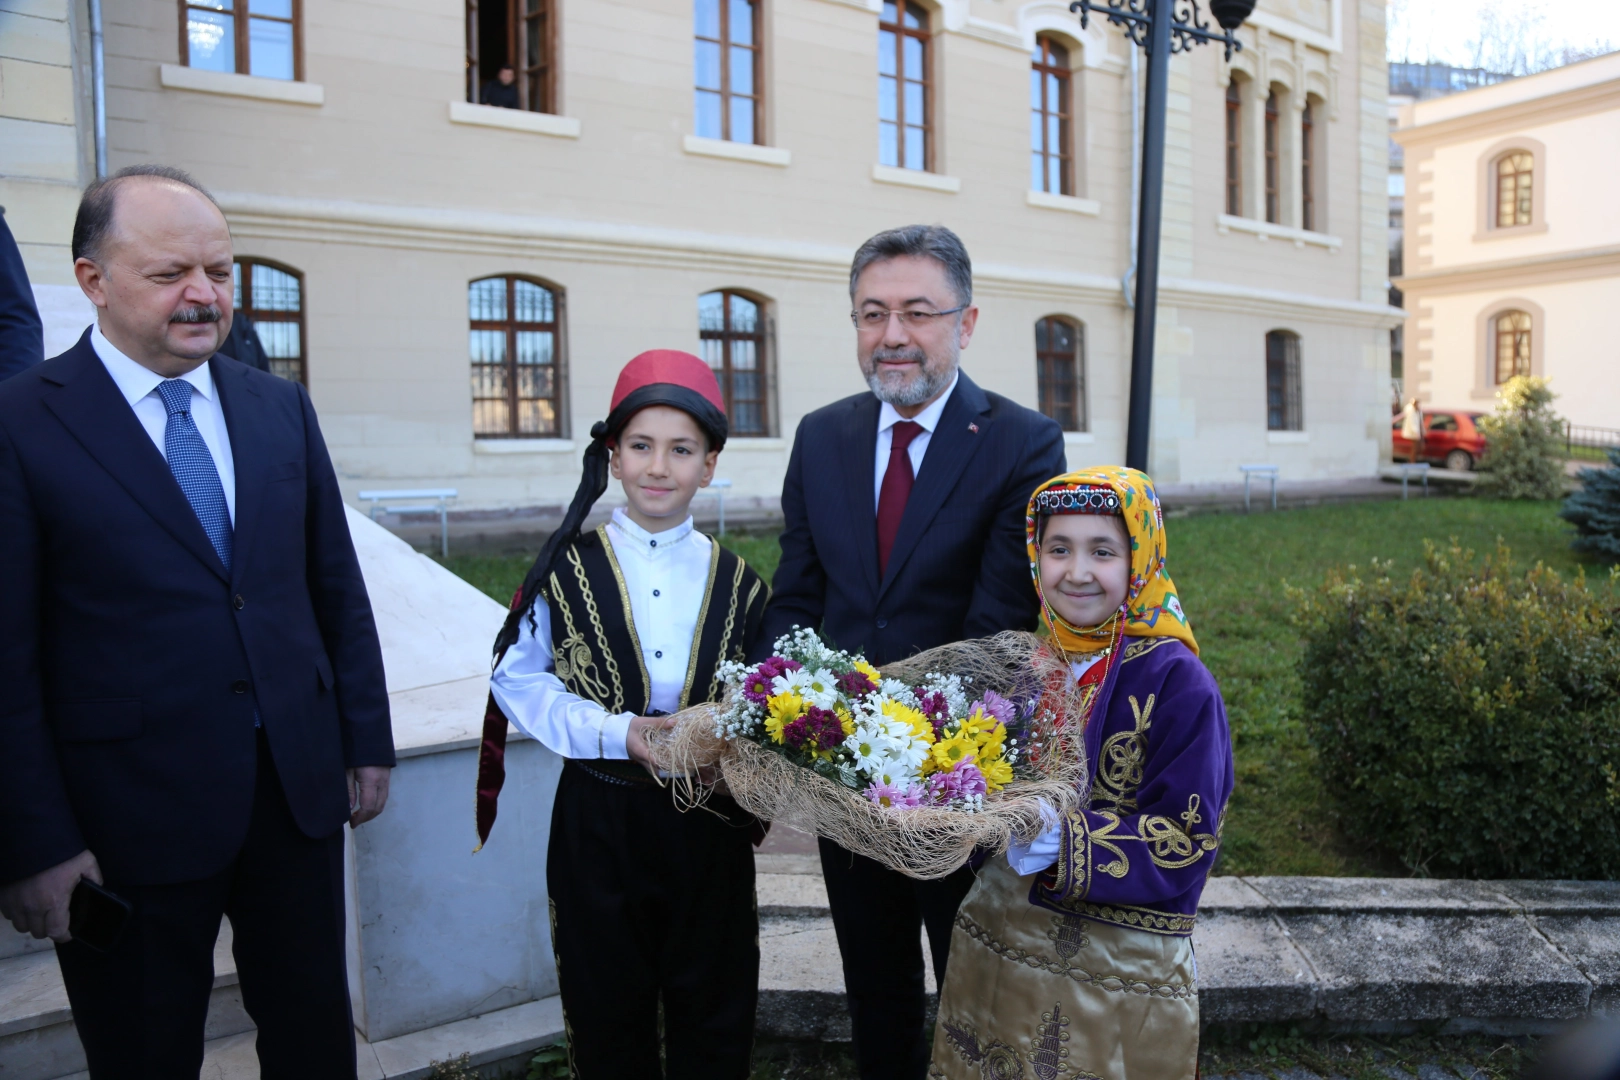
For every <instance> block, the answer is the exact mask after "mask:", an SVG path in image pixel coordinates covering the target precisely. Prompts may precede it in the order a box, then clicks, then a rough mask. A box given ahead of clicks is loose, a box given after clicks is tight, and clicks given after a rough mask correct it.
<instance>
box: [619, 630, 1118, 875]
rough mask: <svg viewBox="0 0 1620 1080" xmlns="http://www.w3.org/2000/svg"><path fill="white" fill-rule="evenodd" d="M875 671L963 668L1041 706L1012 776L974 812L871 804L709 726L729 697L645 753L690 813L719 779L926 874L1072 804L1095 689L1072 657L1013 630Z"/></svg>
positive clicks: (999, 847)
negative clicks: (1086, 684) (1073, 668)
mask: <svg viewBox="0 0 1620 1080" xmlns="http://www.w3.org/2000/svg"><path fill="white" fill-rule="evenodd" d="M880 670H881V671H882V673H883V675H885V676H886V677H889V678H894V679H899V680H900V681H902V682H905V683H907V684H910V685H915V684H917V683H920V682H921V681H922V679H923V677H924V676H926V675H928V674H930V673H939V674H946V675H959V676H962V677H963V679H964V680H966V679H971V680H972V682H971V683H970V684H969V685H970V687H971V689H972V691H973V692H974V693H983V692H984V691H986V690H993V691H995V692H996V693H998V694H1000V695H1001V696H1002V697H1005V698H1007V699H1008V700H1009V701H1012V702H1014V703H1015V704H1017V705H1019V706H1020V707H1021V708H1023V707H1025V706H1027V705H1028V704H1029V703H1031V702H1035V703H1037V704H1036V707H1035V710H1034V715H1033V717H1032V719H1031V720H1030V722H1029V724H1028V726H1027V727H1025V728H1023V729H1022V730H1020V731H1019V732H1017V733H1016V737H1017V738H1018V739H1019V740H1020V745H1019V750H1020V753H1019V756H1018V761H1017V762H1016V763H1015V765H1014V766H1013V780H1012V782H1011V783H1009V784H1007V785H1006V786H1005V787H1003V788H1002V789H1001V790H1000V791H997V792H995V793H993V794H990V795H987V796H986V797H985V799H984V808H983V809H982V810H981V811H979V812H977V813H964V812H962V811H959V810H948V809H944V808H939V807H927V806H919V807H905V808H899V807H882V806H878V805H877V804H875V803H873V802H871V801H870V800H868V799H866V798H864V797H863V796H862V795H861V794H860V793H859V792H857V791H854V790H852V789H850V788H847V787H843V786H841V785H839V784H836V783H834V782H833V781H831V780H829V779H827V778H826V777H823V776H819V775H817V774H816V773H814V772H812V771H811V770H809V769H806V768H803V767H801V766H799V765H795V764H793V763H792V762H790V761H788V760H787V759H786V758H784V757H782V756H781V755H780V754H777V753H773V752H772V751H770V750H768V749H766V748H765V747H763V746H760V745H759V744H758V743H755V742H752V741H750V740H748V739H735V740H727V739H723V738H721V737H720V736H719V735H718V734H717V731H716V729H717V720H718V719H719V717H720V716H721V715H723V714H724V712H725V711H726V707H727V705H726V702H725V701H722V702H716V703H710V704H706V705H698V706H695V707H693V708H690V709H683V710H682V711H681V712H679V713H676V714H675V724H674V726H673V728H671V729H670V730H669V731H668V732H665V733H659V734H656V735H653V736H652V737H651V739H650V742H651V744H652V757H653V760H654V762H655V763H656V764H657V765H658V767H659V768H660V769H662V770H664V771H666V772H667V773H669V774H670V775H671V776H672V777H673V779H672V780H671V781H670V782H671V783H672V784H673V785H674V787H675V794H676V798H677V799H678V800H679V801H680V802H681V803H682V804H683V806H685V807H686V808H689V809H696V808H698V807H701V806H702V804H703V803H704V802H705V801H706V800H707V799H708V797H709V795H710V794H711V793H712V791H713V788H712V787H711V786H710V785H711V784H712V783H713V782H714V781H715V780H718V779H721V778H723V779H724V780H725V783H726V787H727V788H728V789H729V790H730V793H731V796H732V797H733V798H734V799H736V800H737V802H738V804H739V805H741V806H742V808H743V809H745V810H747V811H748V812H749V813H751V814H753V815H754V816H756V817H758V818H760V819H761V820H763V821H770V822H780V823H783V824H787V825H792V826H793V827H795V828H798V829H802V830H804V831H806V832H811V833H815V834H816V835H818V836H825V837H826V838H827V839H829V840H832V841H833V842H834V843H836V844H838V845H839V846H840V847H843V848H845V849H846V850H849V851H853V852H856V853H858V854H861V855H865V856H867V857H868V858H871V859H875V860H877V861H878V862H880V863H882V864H883V865H885V866H887V867H889V868H890V869H893V870H898V871H899V872H900V873H902V874H907V875H909V876H911V877H914V878H922V879H929V878H940V877H944V876H945V875H947V874H949V873H951V872H952V871H953V870H955V869H957V868H958V867H960V866H961V865H963V864H964V863H965V862H967V860H968V859H969V858H970V857H971V856H972V854H973V852H974V851H975V850H976V849H983V850H985V851H987V852H989V853H991V854H999V853H1001V852H1002V851H1004V850H1006V848H1007V845H1008V843H1009V842H1011V841H1012V840H1013V839H1014V838H1017V839H1019V840H1023V841H1028V840H1031V839H1033V838H1034V837H1035V836H1036V835H1038V834H1039V833H1040V832H1041V831H1042V830H1043V829H1044V828H1045V825H1044V824H1043V822H1042V817H1041V809H1040V804H1041V802H1042V801H1045V802H1046V803H1047V805H1048V806H1050V807H1051V808H1052V809H1054V810H1056V811H1057V812H1058V814H1059V815H1062V814H1066V813H1067V812H1068V811H1070V810H1074V809H1078V808H1079V806H1080V805H1081V798H1082V796H1083V795H1084V794H1085V793H1086V791H1087V790H1088V788H1089V780H1090V778H1089V777H1088V776H1087V775H1086V763H1085V754H1084V752H1083V748H1082V733H1083V731H1084V729H1085V716H1086V710H1087V708H1088V707H1089V702H1090V697H1091V695H1090V692H1089V691H1086V690H1080V689H1077V688H1076V686H1075V680H1074V678H1073V676H1072V675H1071V674H1070V672H1069V666H1068V663H1067V662H1066V661H1065V660H1064V659H1063V658H1062V657H1060V656H1059V655H1058V654H1057V653H1056V651H1055V650H1053V649H1052V648H1051V647H1050V646H1048V645H1047V644H1046V643H1045V642H1044V641H1043V640H1042V639H1040V638H1038V637H1037V636H1035V635H1034V634H1027V633H1016V632H1009V633H1004V634H998V635H996V636H995V637H992V638H983V639H979V640H976V641H962V642H956V643H954V644H951V645H944V646H941V647H939V648H937V649H930V650H928V651H927V652H922V653H918V654H917V655H916V656H913V657H911V658H910V659H907V660H902V661H898V662H896V663H893V664H889V665H886V666H885V667H883V668H881V669H880ZM737 692H738V691H737V690H736V689H735V688H733V689H732V690H730V691H729V692H728V697H729V694H731V693H737ZM706 781H707V782H706Z"/></svg>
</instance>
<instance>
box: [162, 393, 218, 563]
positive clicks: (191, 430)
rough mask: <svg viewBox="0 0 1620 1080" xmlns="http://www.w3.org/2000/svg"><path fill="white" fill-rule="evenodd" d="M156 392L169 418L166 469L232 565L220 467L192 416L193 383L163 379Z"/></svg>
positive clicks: (205, 530) (165, 436)
mask: <svg viewBox="0 0 1620 1080" xmlns="http://www.w3.org/2000/svg"><path fill="white" fill-rule="evenodd" d="M157 389H158V393H159V394H161V395H163V404H164V405H165V406H166V407H167V408H168V410H169V421H168V423H167V424H166V425H165V426H164V428H163V450H164V454H165V455H166V456H167V457H168V459H169V471H170V472H172V473H174V478H175V480H177V481H179V483H180V490H181V491H183V492H185V496H186V501H187V502H189V503H191V508H192V510H194V511H196V513H197V520H198V521H200V522H202V527H203V532H205V533H207V534H208V540H209V542H210V543H212V544H213V545H214V550H215V551H216V552H218V553H219V561H220V562H222V563H224V564H225V569H226V570H227V571H229V570H230V568H231V541H232V531H231V513H230V509H229V508H228V507H227V506H226V505H225V487H224V485H223V484H221V483H220V482H219V470H218V469H217V468H215V467H214V455H213V454H210V453H209V452H208V444H207V443H205V442H203V437H202V435H201V434H200V433H199V432H198V431H197V425H196V423H195V422H193V421H192V419H191V391H192V390H193V389H194V388H193V387H192V385H191V384H190V383H188V382H186V380H184V379H164V380H163V381H162V382H160V383H158V388H157Z"/></svg>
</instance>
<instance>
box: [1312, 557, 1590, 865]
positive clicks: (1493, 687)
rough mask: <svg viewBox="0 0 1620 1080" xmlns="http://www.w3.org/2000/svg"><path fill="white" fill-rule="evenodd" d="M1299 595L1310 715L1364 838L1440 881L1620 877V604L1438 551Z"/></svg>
mask: <svg viewBox="0 0 1620 1080" xmlns="http://www.w3.org/2000/svg"><path fill="white" fill-rule="evenodd" d="M1424 547H1425V565H1424V566H1423V567H1422V568H1420V569H1418V570H1416V571H1414V572H1413V573H1412V575H1411V576H1410V577H1409V578H1403V579H1395V578H1392V577H1390V576H1389V565H1388V564H1380V563H1378V562H1376V561H1375V562H1374V564H1373V565H1372V566H1371V567H1370V568H1369V569H1368V570H1367V571H1366V572H1365V573H1364V574H1363V573H1358V572H1357V569H1356V567H1353V566H1352V567H1349V568H1348V569H1347V570H1346V571H1340V572H1335V573H1332V574H1330V575H1329V576H1328V578H1327V580H1326V582H1325V584H1324V585H1323V586H1322V587H1321V588H1320V589H1319V590H1316V591H1313V592H1309V593H1307V592H1304V591H1300V590H1296V591H1295V596H1296V598H1297V600H1298V601H1299V604H1300V607H1299V611H1298V615H1297V625H1298V627H1299V629H1300V631H1301V636H1302V639H1303V641H1304V645H1305V650H1304V654H1303V656H1302V658H1301V661H1300V673H1301V676H1302V681H1303V689H1302V702H1301V704H1302V710H1301V711H1302V716H1303V717H1304V719H1305V722H1306V725H1307V729H1308V731H1309V733H1310V737H1311V740H1312V742H1313V743H1314V744H1315V747H1316V750H1317V753H1318V758H1319V761H1320V767H1321V769H1322V770H1323V780H1324V781H1325V783H1326V784H1327V787H1328V791H1329V792H1330V793H1331V795H1332V796H1333V798H1335V799H1336V800H1337V801H1338V802H1339V804H1340V807H1341V810H1342V812H1343V821H1342V824H1343V826H1344V828H1345V829H1346V830H1347V831H1348V832H1349V833H1350V834H1351V836H1352V837H1353V838H1355V839H1357V840H1359V841H1361V842H1364V843H1366V844H1368V845H1369V846H1370V847H1372V848H1374V849H1376V850H1379V851H1381V852H1383V853H1385V854H1387V855H1389V856H1391V857H1393V858H1395V859H1398V860H1399V861H1400V862H1401V863H1402V864H1404V865H1405V866H1407V867H1408V868H1409V869H1410V870H1411V871H1412V872H1413V873H1417V874H1426V875H1429V876H1434V877H1477V878H1614V877H1617V876H1620V630H1617V627H1616V622H1615V619H1616V611H1615V610H1614V606H1613V596H1614V594H1613V592H1612V591H1610V590H1603V589H1599V590H1593V589H1591V588H1589V587H1588V585H1587V583H1586V581H1585V578H1584V576H1579V577H1577V578H1576V579H1575V580H1574V581H1565V580H1562V579H1560V578H1559V576H1558V574H1557V573H1556V572H1554V571H1552V570H1548V569H1546V568H1544V567H1542V566H1541V565H1539V564H1538V565H1537V566H1536V567H1535V568H1534V569H1531V570H1529V571H1524V570H1522V569H1520V568H1518V567H1516V566H1515V565H1514V564H1513V561H1512V558H1511V556H1510V554H1509V552H1508V551H1507V549H1506V548H1504V547H1499V548H1498V549H1497V551H1496V553H1495V554H1494V555H1493V556H1491V557H1489V558H1485V559H1481V560H1476V559H1475V557H1474V554H1473V552H1471V551H1463V550H1461V549H1459V548H1458V547H1457V546H1456V545H1455V544H1453V545H1452V546H1451V548H1450V549H1449V550H1447V551H1440V550H1437V549H1436V548H1435V547H1434V545H1433V544H1430V543H1428V542H1427V541H1426V542H1425V545H1424Z"/></svg>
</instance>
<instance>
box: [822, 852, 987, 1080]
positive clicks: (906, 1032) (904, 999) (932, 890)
mask: <svg viewBox="0 0 1620 1080" xmlns="http://www.w3.org/2000/svg"><path fill="white" fill-rule="evenodd" d="M821 872H822V876H823V877H824V878H825V880H826V882H827V902H828V904H829V906H830V907H831V908H832V920H833V930H834V931H835V932H836V933H837V935H838V951H839V952H840V953H841V954H842V955H843V959H844V990H845V993H846V995H847V997H848V1000H849V1019H850V1026H851V1029H852V1036H853V1039H854V1043H855V1063H856V1065H857V1067H858V1068H859V1070H860V1075H861V1080H922V1077H923V1076H924V1075H925V1074H926V1073H927V1071H928V1055H929V1047H930V1046H931V1044H932V1042H933V1033H932V1032H931V1031H928V1030H926V1029H925V1028H924V1027H923V1022H924V1019H925V1018H926V1013H927V1003H926V1001H925V995H926V990H925V988H924V986H923V955H922V928H923V927H925V926H926V927H927V928H928V949H929V952H930V953H931V954H932V956H933V960H934V981H935V984H936V985H935V989H936V990H938V988H939V987H941V986H944V985H945V960H946V957H947V956H948V955H949V953H950V947H951V924H952V923H953V922H954V921H955V919H956V909H957V908H959V907H961V906H962V899H963V897H965V896H967V894H968V889H970V888H972V886H973V877H974V873H973V870H972V869H970V868H969V867H966V866H964V867H963V868H962V869H960V870H958V871H956V872H955V873H954V874H951V875H950V876H949V877H943V878H940V879H938V880H936V881H918V880H917V879H915V878H909V877H906V876H905V875H904V874H901V873H897V872H896V871H894V870H890V869H888V868H887V867H885V866H883V865H882V864H881V863H878V862H874V861H873V860H871V859H868V858H866V857H865V856H864V855H856V854H854V853H853V852H849V851H845V850H844V849H843V848H841V847H839V846H838V845H837V844H835V843H833V842H832V841H830V840H827V839H822V840H821Z"/></svg>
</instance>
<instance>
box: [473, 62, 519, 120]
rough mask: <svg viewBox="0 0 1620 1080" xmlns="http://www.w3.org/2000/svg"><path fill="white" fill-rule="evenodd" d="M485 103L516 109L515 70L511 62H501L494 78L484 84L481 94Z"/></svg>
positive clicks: (517, 105)
mask: <svg viewBox="0 0 1620 1080" xmlns="http://www.w3.org/2000/svg"><path fill="white" fill-rule="evenodd" d="M481 96H482V97H483V99H484V104H485V105H493V106H495V107H496V108H497V109H516V108H518V107H519V103H518V87H517V71H516V69H514V68H513V67H512V65H511V64H502V65H501V69H500V70H499V71H497V72H496V73H495V78H494V79H492V80H491V81H489V82H486V83H485V84H484V89H483V93H482V95H481Z"/></svg>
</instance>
